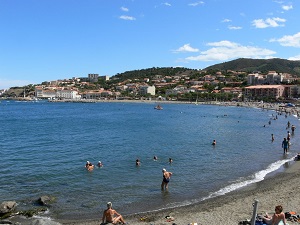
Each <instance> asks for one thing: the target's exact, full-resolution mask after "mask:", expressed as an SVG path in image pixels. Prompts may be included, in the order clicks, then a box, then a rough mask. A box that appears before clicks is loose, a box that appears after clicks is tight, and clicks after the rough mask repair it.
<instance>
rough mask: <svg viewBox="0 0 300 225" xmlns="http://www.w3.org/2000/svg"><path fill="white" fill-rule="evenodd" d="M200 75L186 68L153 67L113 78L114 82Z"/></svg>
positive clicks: (127, 72)
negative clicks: (157, 76)
mask: <svg viewBox="0 0 300 225" xmlns="http://www.w3.org/2000/svg"><path fill="white" fill-rule="evenodd" d="M195 73H199V71H197V70H193V69H188V68H184V67H153V68H148V69H141V70H132V71H126V72H124V73H118V74H116V75H115V76H113V77H112V78H111V79H112V80H114V79H115V80H118V81H124V80H127V79H131V80H133V79H143V78H150V79H151V78H153V77H154V76H156V75H162V76H176V75H178V76H182V75H187V76H191V75H192V74H195Z"/></svg>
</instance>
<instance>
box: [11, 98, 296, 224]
mask: <svg viewBox="0 0 300 225" xmlns="http://www.w3.org/2000/svg"><path fill="white" fill-rule="evenodd" d="M152 103H153V102H152ZM170 103H173V102H170ZM208 104H212V105H213V104H217V105H221V106H242V107H250V108H256V107H257V108H264V109H273V110H279V109H283V110H282V111H286V112H291V113H292V115H295V114H296V113H297V112H298V108H282V107H279V104H262V103H251V104H249V103H236V102H232V103H218V102H211V103H208ZM238 104H239V105H238ZM68 107H70V106H69V105H68ZM213 107H215V106H213ZM166 108H167V106H166ZM226 109H230V108H226ZM181 110H182V109H181ZM260 111H264V112H266V111H265V110H260ZM201 112H203V109H202V111H201ZM180 114H181V113H180ZM175 115H176V116H177V114H175ZM181 115H182V114H181ZM258 115H260V114H258ZM263 115H265V114H263ZM269 115H270V116H271V114H270V113H269ZM272 116H273V113H272ZM177 118H178V117H177ZM283 118H284V116H283V115H282V117H281V120H282V121H283V122H284V124H285V119H286V118H285V119H284V120H283ZM293 118H294V117H293ZM226 119H227V116H226V117H225V116H224V117H223V118H222V121H226ZM202 120H203V119H202ZM286 120H287V119H286ZM266 121H267V120H266ZM273 123H274V124H275V123H276V122H275V121H274V122H272V125H273ZM237 124H240V123H239V121H238V122H237ZM259 126H262V124H259ZM282 128H283V129H282V130H283V132H282V133H285V132H286V130H285V127H282ZM261 129H265V128H261ZM267 129H271V126H269V128H267ZM296 133H297V132H296ZM268 139H269V136H268ZM218 140H219V139H218ZM276 140H277V139H276ZM294 140H295V141H297V138H296V137H294ZM247 141H248V142H249V143H253V142H251V141H249V140H247ZM279 142H280V143H281V138H280V140H279ZM268 143H269V142H268ZM251 146H252V144H251ZM293 146H294V145H293ZM295 146H296V145H295ZM215 150H218V149H215ZM72 151H74V149H72ZM296 151H297V150H296ZM218 153H222V152H221V151H215V154H218ZM292 154H295V151H294V152H293V153H290V155H288V156H289V157H293V155H292ZM206 157H208V155H206ZM277 157H280V158H281V153H280V154H279V155H278V156H276V158H277ZM268 158H269V157H268ZM148 163H150V162H148ZM247 163H251V162H250V161H248V162H247ZM143 165H146V163H145V164H143ZM255 165H256V164H255ZM240 167H241V168H242V167H243V165H242V164H241V165H240ZM104 168H105V167H104ZM142 168H143V167H142ZM175 169H176V167H173V168H172V170H173V171H174V170H175ZM299 169H300V161H299V162H298V161H290V162H286V163H285V164H284V166H283V168H280V169H279V170H277V171H275V172H274V171H273V172H271V174H268V175H267V176H266V177H264V179H263V180H262V181H259V182H255V183H252V184H249V185H247V186H246V187H243V188H239V189H236V190H233V191H231V190H230V191H229V192H228V193H226V194H224V195H220V196H217V197H213V198H209V199H206V200H202V201H200V202H197V203H194V204H188V205H186V206H181V207H173V208H168V209H165V210H157V211H151V212H144V211H143V210H142V209H141V210H140V211H138V212H140V213H135V214H127V213H125V212H124V209H122V207H118V203H119V202H118V201H117V200H116V201H114V199H113V198H112V199H111V201H112V203H113V206H115V207H114V208H115V209H116V210H117V211H118V212H119V213H121V214H122V215H123V217H124V219H125V221H126V222H128V224H137V225H139V224H145V225H146V224H149V225H150V224H152V225H154V224H156V225H158V224H170V225H171V224H172V225H173V224H174V223H175V224H178V225H179V224H182V225H184V224H186V225H188V224H192V223H197V224H198V225H200V224H214V225H218V224H220V225H221V224H222V225H224V224H225V225H226V224H228V225H229V224H230V225H233V224H238V223H239V222H240V221H245V220H250V219H251V217H252V213H253V203H254V202H255V200H257V201H258V213H259V214H265V212H268V213H269V214H272V213H273V212H274V208H275V206H276V205H282V206H283V210H284V212H288V211H295V212H297V214H300V207H299V204H298V198H297V197H296V196H297V191H298V189H299V183H300V174H299V172H298V171H299ZM104 172H105V170H102V171H101V173H102V174H103V173H104ZM178 172H179V171H178ZM101 173H100V171H98V173H97V172H96V171H95V173H94V176H96V175H100V174H101ZM84 175H85V174H84V173H82V174H81V175H80V176H81V177H82V176H84ZM230 175H231V174H230ZM214 176H218V173H215V174H214ZM74 179H75V178H74ZM175 179H176V178H175V177H174V179H171V181H170V187H169V191H168V192H169V193H170V194H173V193H174V189H175V187H174V186H175V185H174V184H175ZM177 182H178V178H177ZM182 183H184V185H189V182H188V181H186V183H185V180H183V181H182ZM206 183H207V182H206ZM204 184H205V182H204V183H203V185H204ZM201 186H202V185H201ZM69 188H71V187H69ZM200 188H201V187H199V189H200ZM202 188H203V187H202ZM193 189H197V186H193ZM187 190H188V187H187ZM207 190H208V191H210V189H207ZM158 192H159V190H158ZM172 192H173V193H172ZM96 193H97V192H96ZM98 194H99V193H98ZM98 194H97V195H96V196H97V197H98ZM195 197H196V196H195ZM179 205H180V204H179ZM98 208H99V214H95V215H94V214H92V215H90V214H87V215H86V216H84V215H85V214H84V213H83V212H82V218H80V216H77V218H76V219H75V218H72V217H68V218H67V217H66V218H63V219H62V218H59V219H58V218H57V219H56V218H51V220H48V219H46V217H47V215H42V217H41V218H40V217H39V218H33V219H30V220H28V219H24V218H18V217H15V218H10V219H9V221H11V222H12V223H17V222H19V223H21V224H49V225H50V224H74V225H75V224H77V225H81V224H87V225H94V224H95V225H96V224H100V223H101V217H102V212H103V210H105V209H106V203H105V202H101V203H100V202H99V204H97V209H98ZM50 210H52V209H51V208H50ZM87 212H88V211H87ZM89 215H90V217H89ZM87 218H90V219H87ZM95 218H97V219H95ZM289 223H291V222H289Z"/></svg>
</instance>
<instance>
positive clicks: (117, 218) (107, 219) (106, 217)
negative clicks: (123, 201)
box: [102, 202, 125, 224]
mask: <svg viewBox="0 0 300 225" xmlns="http://www.w3.org/2000/svg"><path fill="white" fill-rule="evenodd" d="M119 222H121V223H122V224H125V221H124V219H123V217H122V215H121V214H119V213H118V212H117V211H116V210H114V209H112V203H111V202H108V203H107V209H106V210H104V212H103V216H102V224H108V223H112V224H117V223H119Z"/></svg>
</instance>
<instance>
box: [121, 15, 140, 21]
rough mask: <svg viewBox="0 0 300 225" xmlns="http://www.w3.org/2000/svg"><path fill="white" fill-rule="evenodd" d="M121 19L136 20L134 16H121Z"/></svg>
mask: <svg viewBox="0 0 300 225" xmlns="http://www.w3.org/2000/svg"><path fill="white" fill-rule="evenodd" d="M119 18H120V19H122V20H136V19H135V18H134V17H132V16H124V15H123V16H120V17H119Z"/></svg>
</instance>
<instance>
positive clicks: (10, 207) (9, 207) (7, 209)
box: [0, 201, 17, 214]
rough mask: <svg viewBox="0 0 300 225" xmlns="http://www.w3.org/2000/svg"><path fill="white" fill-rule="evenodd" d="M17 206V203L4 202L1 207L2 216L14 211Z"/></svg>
mask: <svg viewBox="0 0 300 225" xmlns="http://www.w3.org/2000/svg"><path fill="white" fill-rule="evenodd" d="M16 206H17V203H16V202H15V201H6V202H2V203H1V205H0V214H5V213H9V212H11V211H13V210H14V208H15V207H16Z"/></svg>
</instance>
